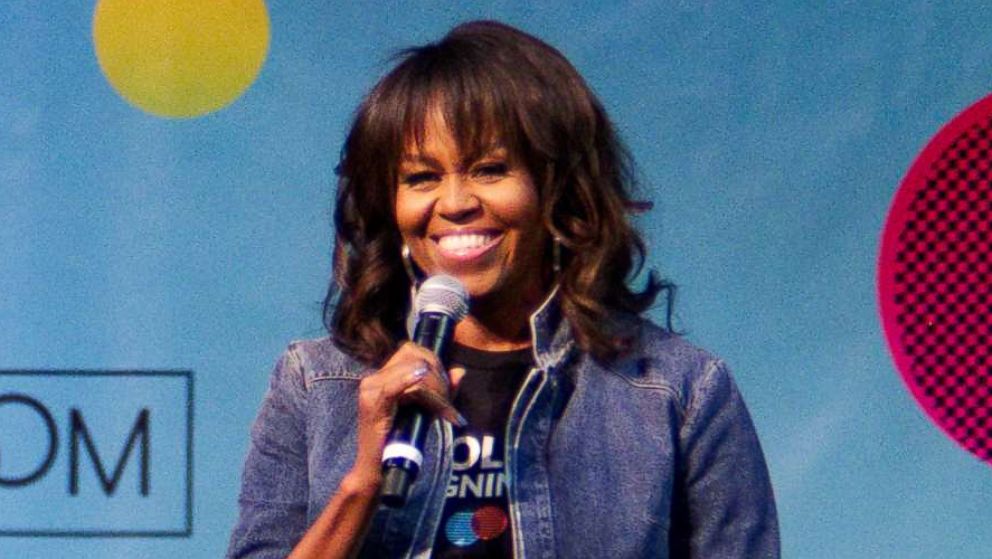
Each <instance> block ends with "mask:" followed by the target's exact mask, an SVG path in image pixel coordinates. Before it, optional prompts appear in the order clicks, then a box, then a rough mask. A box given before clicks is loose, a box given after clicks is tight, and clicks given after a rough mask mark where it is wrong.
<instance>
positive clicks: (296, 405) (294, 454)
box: [228, 343, 459, 559]
mask: <svg viewBox="0 0 992 559" xmlns="http://www.w3.org/2000/svg"><path fill="white" fill-rule="evenodd" d="M442 370H443V369H442V368H441V365H440V362H438V360H437V358H436V357H435V356H434V355H433V354H431V353H430V352H429V351H427V350H426V349H424V348H422V347H419V346H416V345H414V344H410V343H407V344H405V345H403V346H402V347H401V348H400V349H399V350H398V351H397V352H396V353H395V354H394V355H393V356H392V357H391V358H390V359H389V361H388V362H387V363H386V364H385V365H384V366H383V367H382V369H380V370H378V371H376V372H375V373H373V374H371V375H369V376H367V377H365V378H363V379H362V380H361V382H360V384H359V391H358V417H357V418H356V422H357V428H358V450H357V454H356V456H355V462H354V464H353V466H352V468H351V470H350V471H349V473H348V474H347V475H345V477H344V479H343V480H342V482H341V484H340V485H339V486H338V488H337V490H336V491H335V492H334V494H333V495H332V496H331V498H330V499H329V501H328V503H327V505H326V506H325V507H324V510H323V511H322V512H321V514H320V516H318V518H317V520H316V521H315V522H314V523H313V525H312V526H310V527H309V528H307V526H306V511H307V499H308V495H309V488H308V485H307V484H308V481H307V480H308V479H309V476H308V472H307V449H306V442H305V420H304V416H303V402H304V401H305V394H304V389H303V380H302V379H303V372H302V370H300V369H299V364H298V360H297V359H296V358H295V356H294V355H293V353H292V350H290V351H288V352H287V354H286V355H284V357H283V359H281V360H280V362H279V364H278V365H277V366H276V371H275V372H274V373H273V380H272V385H271V387H270V389H269V392H268V393H267V394H266V397H265V401H264V402H263V405H262V410H261V412H259V417H258V419H257V420H256V422H255V425H254V427H253V428H252V444H251V450H250V451H249V455H248V460H247V463H246V465H245V474H244V480H243V484H242V494H241V499H240V505H241V516H240V519H239V522H238V526H237V527H236V528H235V531H234V534H233V535H232V537H231V547H230V549H229V552H228V554H229V556H230V557H252V558H263V557H280V558H282V557H286V556H289V557H292V558H294V559H305V558H308V557H321V558H328V557H351V556H354V555H355V554H357V552H358V550H359V549H360V548H361V543H362V540H363V539H364V535H365V532H366V530H367V529H368V526H369V523H370V520H371V518H372V516H373V513H374V512H375V509H376V507H377V506H378V495H379V489H380V486H381V465H380V462H381V458H382V450H383V448H384V446H385V442H386V437H387V436H388V434H389V431H390V429H391V428H392V423H393V417H394V415H395V413H396V408H397V406H398V404H399V403H400V402H401V401H403V402H405V401H413V402H416V403H417V404H418V405H421V406H423V407H424V408H425V409H426V410H428V411H429V412H431V413H434V414H436V415H438V416H440V417H443V418H445V419H448V420H449V421H455V422H457V421H458V420H459V419H458V414H457V412H456V411H455V410H454V408H453V407H452V406H451V404H450V403H449V401H448V397H447V395H448V386H447V381H445V380H444V377H443V376H442V374H441V371H442ZM290 550H292V553H291V554H290Z"/></svg>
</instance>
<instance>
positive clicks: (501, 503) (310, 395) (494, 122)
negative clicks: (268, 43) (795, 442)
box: [230, 22, 778, 558]
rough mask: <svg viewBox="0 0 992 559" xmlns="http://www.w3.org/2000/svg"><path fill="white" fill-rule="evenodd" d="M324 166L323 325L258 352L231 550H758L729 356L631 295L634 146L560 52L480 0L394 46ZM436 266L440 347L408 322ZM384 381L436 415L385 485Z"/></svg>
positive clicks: (751, 460) (753, 455) (760, 520)
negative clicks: (414, 470)
mask: <svg viewBox="0 0 992 559" xmlns="http://www.w3.org/2000/svg"><path fill="white" fill-rule="evenodd" d="M339 173H340V183H339V190H338V200H337V211H336V214H335V225H336V233H337V239H336V244H335V258H334V282H333V283H332V286H331V290H330V292H329V295H328V298H327V300H326V301H325V318H326V322H327V326H328V329H329V331H330V332H331V336H330V337H329V338H325V339H321V340H315V341H306V342H299V343H294V344H292V345H291V346H290V347H289V349H288V350H287V352H286V353H285V354H284V355H283V357H282V359H281V360H280V361H279V363H278V365H277V367H276V370H275V372H274V373H273V377H272V383H271V387H270V390H269V392H268V393H267V395H266V398H265V401H264V403H263V406H262V409H261V411H260V413H259V417H258V419H257V421H256V423H255V425H254V427H253V430H252V442H251V449H250V452H249V456H248V459H247V463H246V467H245V473H244V482H243V487H242V494H241V500H240V503H241V516H240V520H239V523H238V526H237V527H236V528H235V531H234V534H233V535H232V541H231V548H230V555H231V556H235V557H246V556H251V557H283V556H286V555H287V554H290V553H291V552H292V553H291V556H292V557H347V556H354V555H359V554H360V555H361V556H369V557H408V556H409V557H413V556H416V557H426V556H428V555H429V556H432V557H518V558H520V557H777V556H778V530H777V521H776V516H775V507H774V502H773V498H772V492H771V486H770V483H769V479H768V474H767V469H766V466H765V463H764V458H763V456H762V454H761V449H760V446H759V444H758V440H757V437H756V435H755V432H754V429H753V426H752V424H751V420H750V418H749V416H748V414H747V411H746V409H745V407H744V404H743V402H742V400H741V397H740V394H739V393H738V392H737V389H736V388H735V386H734V384H733V381H732V380H731V377H730V375H729V373H728V372H727V370H726V368H725V367H724V365H723V364H722V362H720V361H719V360H717V359H714V358H713V357H711V356H710V355H708V354H706V353H705V352H703V351H701V350H699V349H696V348H694V347H692V346H691V345H689V344H688V343H686V342H685V341H683V340H681V339H680V338H679V337H677V336H675V335H673V334H671V333H670V332H669V331H668V330H666V329H662V328H659V327H657V326H654V325H653V324H651V323H650V322H648V321H647V320H645V319H643V318H641V317H639V314H640V313H641V312H643V311H644V310H645V309H646V308H647V307H649V306H650V305H651V304H652V303H653V301H654V299H655V297H656V295H657V294H658V293H659V291H662V290H664V289H666V288H667V287H668V286H667V285H666V284H663V283H662V282H660V281H658V280H657V279H656V278H655V276H654V275H653V274H648V276H647V284H646V286H645V287H644V288H643V290H641V291H636V290H633V289H631V288H630V287H628V284H627V280H628V279H629V278H630V277H631V276H633V275H636V273H637V270H638V269H639V266H640V263H641V261H642V259H643V246H642V243H641V240H640V238H639V237H638V235H637V233H636V232H635V231H634V230H633V229H632V227H631V226H630V224H629V223H628V222H627V218H626V213H627V212H628V211H629V210H631V209H636V208H637V207H638V204H636V203H635V202H633V201H632V199H631V198H630V192H629V191H630V189H631V186H632V180H631V172H630V166H629V162H628V159H627V157H626V154H625V152H624V151H623V149H622V148H621V146H620V143H619V141H618V139H617V138H616V136H615V133H614V131H613V127H612V126H611V124H610V122H609V120H608V119H607V117H606V114H605V113H604V111H603V108H602V106H601V105H600V103H599V102H598V100H597V99H596V98H595V96H594V95H593V94H592V93H591V92H590V91H589V89H588V88H587V86H586V85H585V83H584V82H583V81H582V79H581V77H580V76H579V75H578V73H577V72H576V71H575V69H574V68H573V67H572V66H571V64H569V62H568V61H567V60H566V59H565V58H564V57H563V56H562V55H561V54H560V53H559V52H558V51H556V50H554V49H553V48H552V47H550V46H548V45H546V44H544V43H543V42H541V41H540V40H538V39H536V38H534V37H531V36H529V35H527V34H525V33H522V32H520V31H518V30H516V29H513V28H511V27H508V26H506V25H503V24H499V23H494V22H473V23H467V24H464V25H460V26H458V27H456V28H455V29H453V30H452V31H451V32H450V33H449V34H448V35H447V36H445V37H444V38H443V39H442V40H441V41H440V42H438V43H435V44H429V45H426V46H424V47H420V48H414V49H411V50H409V51H408V52H406V53H405V55H404V57H403V58H402V60H401V61H400V62H399V64H398V65H397V66H396V67H395V68H394V69H393V70H392V71H391V72H390V73H389V74H387V75H386V76H385V77H384V78H382V80H380V82H379V83H378V84H377V85H376V86H375V87H374V88H373V90H372V91H371V92H370V93H369V95H368V96H367V97H366V99H365V100H364V102H363V103H362V105H361V106H360V107H359V109H358V112H357V115H356V118H355V122H354V124H353V126H352V128H351V131H350V133H349V135H348V138H347V141H346V144H345V148H344V150H343V154H342V160H341V164H340V167H339ZM439 273H445V274H448V275H452V276H454V277H456V278H457V279H459V280H460V281H461V282H462V283H463V284H464V286H465V288H466V291H467V292H468V295H469V299H470V310H469V315H468V316H467V317H466V318H465V319H464V320H463V321H462V322H461V323H459V325H458V326H457V328H456V330H455V333H454V347H453V348H452V350H451V351H450V355H448V356H447V357H448V360H447V363H448V365H449V367H448V369H447V370H446V369H445V367H444V366H443V365H442V363H441V362H440V361H439V360H438V359H437V358H436V357H435V356H434V355H432V354H431V353H430V352H428V351H426V350H425V349H424V348H421V347H418V346H415V345H413V344H411V343H409V342H406V343H404V340H405V339H406V338H407V319H408V316H407V314H408V312H409V309H410V304H411V299H410V297H411V295H410V293H411V285H412V286H413V287H416V285H417V284H418V283H419V282H420V281H421V280H422V279H423V278H424V277H427V276H430V275H434V274H439ZM449 380H450V388H449ZM452 395H453V400H452ZM400 402H413V403H416V404H419V405H421V406H423V407H425V408H426V409H428V410H430V411H431V412H433V413H434V414H435V415H436V416H437V417H439V418H442V419H439V420H438V421H435V422H434V423H433V425H432V429H431V431H430V433H429V435H428V440H427V444H426V448H425V462H424V465H423V468H422V470H421V472H420V476H419V479H418V480H417V482H416V483H415V484H414V486H413V489H412V493H411V497H410V500H409V502H408V504H407V505H406V506H404V507H402V508H399V509H387V508H380V507H378V494H379V490H380V487H381V483H382V474H381V471H380V459H381V457H382V451H383V447H384V444H385V438H386V436H387V434H388V432H389V430H390V427H391V425H392V420H393V415H394V413H395V410H396V407H397V405H398V403H400Z"/></svg>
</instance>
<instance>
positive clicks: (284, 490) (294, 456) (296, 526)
mask: <svg viewBox="0 0 992 559" xmlns="http://www.w3.org/2000/svg"><path fill="white" fill-rule="evenodd" d="M305 402H306V393H305V390H304V384H303V371H302V369H301V367H300V364H299V358H298V357H297V356H296V354H295V350H294V348H293V346H290V348H289V349H288V350H287V351H286V352H285V353H284V354H283V355H282V357H281V358H280V359H279V361H278V363H277V364H276V367H275V370H274V371H273V373H272V377H271V379H270V384H269V389H268V392H267V393H266V395H265V399H264V400H263V402H262V407H261V410H259V413H258V416H257V417H256V419H255V423H254V424H253V425H252V429H251V441H250V446H249V450H248V457H247V459H246V460H245V466H244V473H243V476H242V481H241V496H240V498H239V499H238V504H239V516H238V523H237V525H236V526H235V528H234V532H233V533H232V534H231V541H230V546H229V548H228V551H227V557H231V558H252V559H263V558H266V559H267V558H270V557H271V558H276V557H278V558H280V559H281V558H283V557H286V556H287V555H289V553H290V551H292V549H293V546H295V545H296V542H298V541H299V540H300V538H302V537H303V533H304V531H305V530H306V515H307V500H308V481H307V476H308V474H307V450H306V449H307V445H306V424H305V419H304V407H305Z"/></svg>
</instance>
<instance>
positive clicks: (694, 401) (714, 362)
mask: <svg viewBox="0 0 992 559" xmlns="http://www.w3.org/2000/svg"><path fill="white" fill-rule="evenodd" d="M723 367H724V364H723V361H722V360H720V359H711V360H710V361H709V363H707V366H706V371H705V372H704V373H703V376H702V378H701V379H699V382H698V383H697V384H696V386H695V387H694V389H693V390H692V392H691V394H690V396H689V402H688V403H687V405H686V412H685V418H684V421H683V422H682V427H681V428H680V429H679V438H680V439H684V437H685V430H686V429H687V428H688V427H689V424H690V423H691V421H692V416H693V415H695V413H696V412H697V409H698V408H697V406H698V404H699V401H700V400H702V399H703V395H702V392H703V391H705V390H708V389H709V386H710V384H711V383H712V380H713V375H715V374H716V372H717V371H718V370H720V369H722V368H723Z"/></svg>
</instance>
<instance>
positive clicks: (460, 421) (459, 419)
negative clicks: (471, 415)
mask: <svg viewBox="0 0 992 559" xmlns="http://www.w3.org/2000/svg"><path fill="white" fill-rule="evenodd" d="M455 425H457V426H459V427H468V420H467V419H465V416H464V415H462V414H460V413H457V412H455Z"/></svg>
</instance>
